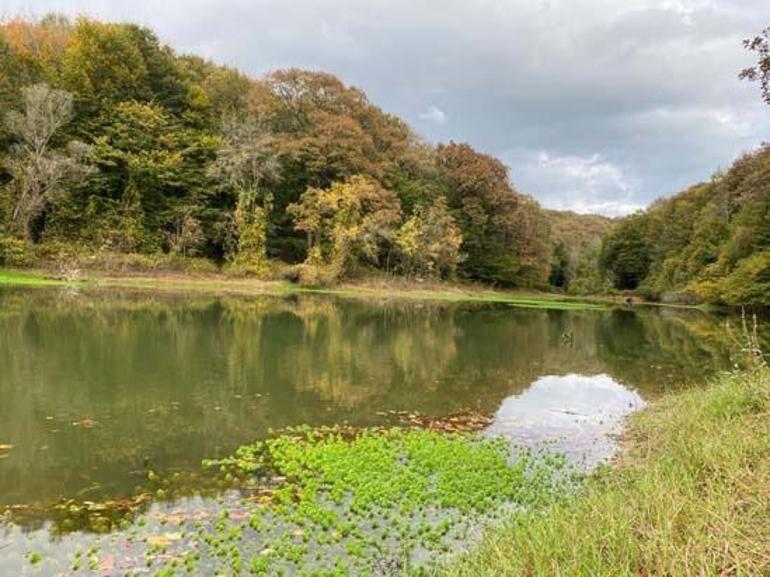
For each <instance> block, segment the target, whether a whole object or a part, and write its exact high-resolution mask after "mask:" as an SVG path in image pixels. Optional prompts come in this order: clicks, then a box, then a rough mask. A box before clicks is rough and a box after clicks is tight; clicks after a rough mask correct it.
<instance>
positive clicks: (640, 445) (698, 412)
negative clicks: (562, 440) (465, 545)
mask: <svg viewBox="0 0 770 577" xmlns="http://www.w3.org/2000/svg"><path fill="white" fill-rule="evenodd" d="M616 465H617V466H616V467H614V468H611V469H607V470H604V471H603V472H601V473H599V474H598V475H597V476H596V477H595V478H594V479H592V480H591V481H590V482H589V484H588V485H587V488H586V490H585V492H584V493H583V495H582V496H581V497H580V498H578V499H575V500H573V501H571V502H567V503H563V504H560V505H556V506H554V507H552V508H551V509H549V510H548V511H547V512H546V513H544V514H543V513H533V514H528V515H524V516H521V517H518V518H516V520H514V521H511V523H510V524H509V525H508V527H507V528H505V529H504V530H499V531H496V532H495V534H494V535H489V536H487V537H486V538H485V540H484V541H483V543H482V544H481V546H480V547H478V548H477V549H475V550H474V551H473V552H472V553H470V554H468V555H466V556H464V557H461V558H460V559H459V560H456V561H455V562H454V563H453V564H452V565H451V566H449V567H446V568H444V569H443V570H442V572H441V573H442V574H443V575H448V576H453V577H465V576H467V577H471V576H473V577H477V576H484V575H489V576H492V575H494V576H499V575H512V576H513V575H516V576H518V575H564V576H573V575H586V576H589V575H590V576H592V577H594V576H601V575H606V576H613V577H615V576H621V575H671V576H674V575H682V576H685V575H688V576H689V575H751V576H756V575H770V370H768V369H759V370H756V371H754V372H752V373H751V374H732V375H724V376H722V377H720V378H718V379H717V380H716V381H715V382H714V383H713V384H711V385H710V386H709V387H708V388H706V389H693V390H690V391H687V392H683V393H680V394H675V395H671V396H668V397H665V398H663V399H661V400H660V401H658V402H657V403H655V404H654V405H653V406H652V407H650V408H649V409H647V410H645V411H643V412H642V413H640V414H638V415H636V416H635V417H634V418H632V420H631V422H630V423H629V428H628V432H627V436H626V450H625V451H624V453H623V454H622V456H621V458H620V459H619V462H618V463H617V464H616Z"/></svg>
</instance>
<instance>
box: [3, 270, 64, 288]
mask: <svg viewBox="0 0 770 577" xmlns="http://www.w3.org/2000/svg"><path fill="white" fill-rule="evenodd" d="M4 284H5V285H20V286H63V285H66V284H68V283H67V282H65V281H62V280H56V279H52V278H46V277H45V276H43V275H40V274H34V273H24V272H18V271H10V270H0V285H4Z"/></svg>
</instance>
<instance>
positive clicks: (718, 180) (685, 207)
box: [600, 145, 770, 305]
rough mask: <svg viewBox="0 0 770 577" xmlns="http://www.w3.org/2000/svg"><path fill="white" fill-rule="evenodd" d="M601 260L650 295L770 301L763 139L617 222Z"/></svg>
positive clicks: (768, 173) (769, 193)
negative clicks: (704, 177) (722, 168)
mask: <svg viewBox="0 0 770 577" xmlns="http://www.w3.org/2000/svg"><path fill="white" fill-rule="evenodd" d="M600 263H601V265H602V267H603V268H604V269H605V270H606V271H607V272H608V273H609V274H610V276H611V278H612V280H613V282H614V284H615V287H617V288H619V289H635V290H637V291H639V292H640V293H641V294H643V295H646V296H649V297H652V298H660V297H667V298H680V299H685V300H697V301H706V302H715V303H726V304H749V305H766V304H768V303H770V145H763V146H762V147H761V148H760V149H759V150H757V151H755V152H753V153H750V154H744V155H743V156H741V157H740V158H739V159H738V160H736V161H735V163H734V164H733V165H732V167H731V168H730V169H729V170H728V171H726V172H723V173H717V174H716V175H714V177H713V178H712V179H711V180H710V181H709V182H706V183H702V184H697V185H695V186H693V187H691V188H688V189H687V190H685V191H683V192H680V193H679V194H677V195H675V196H673V197H671V198H667V199H663V200H658V201H657V202H655V203H654V204H653V205H652V206H650V208H648V209H647V210H645V211H643V212H639V213H636V214H634V215H632V216H630V217H628V218H626V219H624V220H622V221H621V222H619V223H618V224H617V225H616V226H615V227H614V228H613V229H612V231H611V232H610V234H609V235H608V236H607V237H606V239H605V241H604V244H603V247H602V253H601V259H600Z"/></svg>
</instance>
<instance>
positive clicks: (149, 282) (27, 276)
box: [0, 270, 610, 310]
mask: <svg viewBox="0 0 770 577" xmlns="http://www.w3.org/2000/svg"><path fill="white" fill-rule="evenodd" d="M67 284H77V285H87V286H91V287H118V288H120V287H122V288H136V289H151V290H165V291H177V292H179V291H195V292H220V293H230V294H271V295H283V294H298V293H305V294H328V295H335V296H338V297H344V298H355V299H401V300H424V301H442V302H482V303H500V304H507V305H510V306H516V307H527V308H539V309H555V310H606V309H608V308H609V306H610V304H609V303H605V302H597V301H593V300H591V301H589V300H582V299H576V298H570V297H561V296H560V295H553V294H548V293H517V292H509V291H500V290H492V289H487V288H483V287H479V286H463V285H456V284H449V283H432V284H427V285H422V284H418V283H411V284H410V283H407V282H403V281H394V282H376V283H372V282H358V283H350V284H342V285H339V286H334V287H323V288H312V287H302V286H299V285H296V284H292V283H289V282H285V281H263V280H258V279H249V278H238V277H227V276H224V275H185V274H146V275H141V274H136V275H121V276H115V275H107V274H98V273H89V274H88V275H86V276H84V277H83V278H82V279H81V280H79V281H77V282H75V283H72V282H70V283H67V282H65V281H62V280H56V279H53V278H50V277H49V276H48V275H47V273H45V272H41V271H37V272H26V271H25V272H20V271H14V270H0V285H24V286H35V285H37V286H44V285H45V286H55V285H60V286H63V285H67Z"/></svg>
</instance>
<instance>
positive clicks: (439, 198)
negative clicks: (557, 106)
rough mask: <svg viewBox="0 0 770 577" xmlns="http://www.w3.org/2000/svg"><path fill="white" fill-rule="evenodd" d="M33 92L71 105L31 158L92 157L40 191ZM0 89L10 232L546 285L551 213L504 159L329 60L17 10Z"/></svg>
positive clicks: (6, 36)
mask: <svg viewBox="0 0 770 577" xmlns="http://www.w3.org/2000/svg"><path fill="white" fill-rule="evenodd" d="M31 87H36V88H31ZM43 87H44V88H43ZM41 90H45V91H46V94H47V95H48V97H49V98H51V99H55V100H56V101H57V102H58V101H61V103H62V107H61V111H60V112H61V114H54V115H49V117H48V120H49V126H48V128H49V132H50V134H49V135H48V136H49V138H47V139H46V146H45V150H44V151H43V152H44V154H42V155H38V156H39V157H40V158H44V159H47V160H46V162H47V163H48V164H47V165H46V166H49V167H50V166H52V164H51V162H49V161H52V160H53V159H54V158H55V159H57V163H56V166H57V167H63V166H64V161H65V160H67V159H69V160H68V162H70V160H71V161H72V162H74V159H75V156H73V155H74V150H73V149H72V145H71V144H69V143H71V142H80V143H82V146H80V148H78V151H79V152H78V155H77V163H78V166H83V167H88V170H85V171H80V172H79V173H78V178H70V177H69V176H68V177H67V178H65V175H64V173H62V174H60V175H59V174H58V172H57V176H56V178H53V177H51V178H48V181H47V182H46V183H43V184H35V185H34V186H32V189H34V190H33V191H32V192H30V190H32V189H30V186H31V185H29V184H28V183H27V181H26V180H24V178H23V177H22V173H23V172H24V171H25V170H27V169H26V168H25V166H28V165H25V164H24V162H25V161H24V159H23V154H21V152H20V151H21V150H22V149H23V148H24V146H25V142H26V140H25V138H26V137H25V135H24V134H22V132H20V129H19V122H20V119H25V118H26V119H27V120H28V121H30V122H31V121H32V118H33V117H32V116H31V114H34V113H35V111H34V110H30V97H29V95H30V94H31V92H30V91H41ZM0 103H2V105H3V109H4V110H11V111H13V112H11V113H10V114H9V115H8V122H6V123H4V124H3V128H2V129H1V130H0V159H2V164H1V165H0V166H2V168H0V209H2V211H1V212H0V215H1V217H2V219H3V220H2V223H3V231H4V234H5V235H6V236H7V237H8V236H10V237H13V236H16V237H19V238H26V239H27V240H26V242H29V243H34V245H39V246H45V245H48V244H51V243H53V244H57V246H58V245H62V244H65V245H68V246H76V247H81V248H82V249H83V250H97V251H114V252H125V253H144V254H148V255H150V254H161V253H167V254H179V255H185V256H190V255H198V256H202V257H207V258H209V259H212V260H214V261H216V262H218V263H220V264H225V265H227V266H234V267H236V268H238V269H239V270H240V271H241V272H243V273H254V274H265V273H267V272H269V270H270V268H271V266H272V265H271V263H275V262H278V261H284V262H287V263H304V264H305V265H306V266H307V265H309V263H315V264H321V265H323V266H327V267H330V269H329V270H330V271H331V272H333V276H339V275H349V274H356V273H357V272H358V271H361V270H365V269H367V268H371V269H382V270H385V271H388V272H391V273H401V274H405V275H414V276H429V277H446V276H455V275H456V276H459V277H462V278H467V279H472V280H479V281H485V282H490V283H495V284H499V285H505V286H523V287H545V286H546V285H547V282H548V277H549V273H550V268H551V267H550V264H551V263H550V261H551V254H552V250H553V249H552V239H551V236H550V223H549V220H548V218H547V215H546V213H545V212H544V211H543V210H542V209H541V208H540V206H539V205H538V204H537V203H536V202H535V201H534V200H533V199H532V198H530V197H528V196H526V195H523V194H521V193H519V192H517V191H516V190H515V189H514V188H513V187H512V185H511V183H510V181H509V176H508V170H507V169H506V167H505V166H504V165H503V164H502V163H501V162H500V161H499V160H497V159H495V158H493V157H491V156H489V155H486V154H483V153H481V152H478V151H476V150H474V149H473V148H472V147H471V146H470V145H468V144H460V143H454V142H451V143H449V144H445V145H438V146H434V145H431V144H428V143H426V142H423V141H422V140H421V139H420V138H418V137H417V136H416V135H415V134H414V132H413V131H412V129H411V128H410V127H409V126H408V125H407V124H406V123H405V122H404V121H403V120H401V119H399V118H397V117H395V116H393V115H392V114H388V113H386V112H384V111H383V110H381V109H380V108H378V107H377V106H376V105H375V104H373V103H372V102H370V101H369V99H368V97H367V95H366V94H365V93H364V92H363V91H361V90H359V89H357V88H355V87H351V86H347V85H346V84H345V83H343V82H342V81H341V80H340V79H338V78H336V77H335V76H333V75H331V74H327V73H323V72H314V71H307V70H299V69H288V70H277V71H274V72H271V73H269V74H267V75H266V76H264V77H261V78H250V77H248V76H247V75H244V74H242V73H241V72H239V71H237V70H235V69H233V68H229V67H226V66H220V65H217V64H214V63H211V62H208V61H206V60H204V59H201V58H199V57H196V56H191V55H179V54H177V53H176V52H175V51H174V50H173V49H171V48H169V47H168V46H164V45H163V44H161V43H160V42H159V40H158V38H157V37H156V35H155V34H154V33H153V32H152V31H151V30H149V29H147V28H144V27H141V26H137V25H134V24H122V23H113V22H100V21H97V20H93V19H90V18H85V17H82V18H78V19H77V20H75V21H70V20H68V19H66V18H64V17H60V16H46V17H44V18H41V19H24V18H16V19H11V20H7V21H5V22H4V23H2V24H1V25H0ZM33 108H34V107H33ZM27 160H29V158H28V159H27ZM72 162H70V164H72ZM20 163H21V164H20ZM72 167H74V165H72V166H71V167H70V168H72ZM35 170H37V173H36V174H37V176H36V178H35V180H36V181H43V180H45V177H44V175H43V173H42V172H41V169H40V167H39V166H38V168H37V169H35ZM57 170H58V168H57ZM69 172H73V171H69ZM69 172H68V175H69ZM73 175H74V172H73ZM25 183H26V184H25ZM54 189H55V190H56V194H53V190H54ZM22 205H24V206H25V207H26V208H25V209H24V212H25V216H24V217H23V218H21V217H20V211H21V209H20V208H19V207H20V206H22ZM20 219H21V220H24V221H26V223H25V224H20V223H19V222H17V221H19V220H20ZM2 258H3V257H2V255H1V254H0V261H2Z"/></svg>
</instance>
